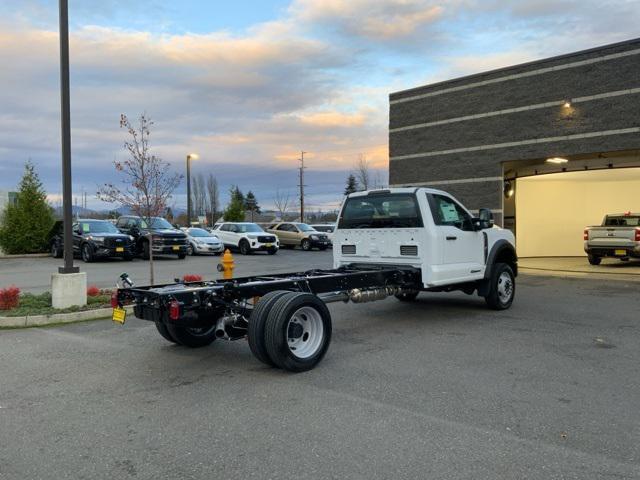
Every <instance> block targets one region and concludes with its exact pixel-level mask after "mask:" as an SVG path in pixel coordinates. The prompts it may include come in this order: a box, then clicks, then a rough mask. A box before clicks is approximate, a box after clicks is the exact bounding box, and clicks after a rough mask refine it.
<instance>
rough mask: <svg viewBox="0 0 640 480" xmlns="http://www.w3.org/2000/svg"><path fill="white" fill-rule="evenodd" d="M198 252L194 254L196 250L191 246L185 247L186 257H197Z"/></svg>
mask: <svg viewBox="0 0 640 480" xmlns="http://www.w3.org/2000/svg"><path fill="white" fill-rule="evenodd" d="M197 254H198V252H196V249H195V248H194V246H193V244H191V243H190V244H189V245H188V246H187V255H197Z"/></svg>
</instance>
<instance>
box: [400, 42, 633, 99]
mask: <svg viewBox="0 0 640 480" xmlns="http://www.w3.org/2000/svg"><path fill="white" fill-rule="evenodd" d="M636 44H637V45H640V37H637V38H631V39H628V40H623V41H621V42H616V43H610V44H607V45H601V46H598V47H592V48H588V49H586V50H580V51H577V52H571V53H563V54H561V55H556V56H554V57H546V58H541V59H538V60H531V61H529V62H524V63H518V64H515V65H509V66H507V67H501V68H496V69H493V70H486V71H483V72H478V73H472V74H470V75H464V76H462V77H455V78H450V79H448V80H442V81H440V82H435V83H427V84H425V85H420V86H417V87H412V88H407V89H404V90H397V91H395V92H391V93H390V94H389V98H390V99H391V97H393V96H394V95H400V94H403V93H409V92H417V91H419V90H423V89H425V88H429V89H435V90H437V87H440V86H445V85H448V84H450V83H452V82H462V81H467V80H473V79H476V78H480V77H484V76H487V75H493V74H496V73H504V72H508V71H509V70H514V69H517V68H524V67H531V66H537V65H542V64H544V63H546V62H552V61H556V60H563V59H569V58H572V57H577V56H580V55H585V54H589V53H594V52H598V51H602V50H607V49H610V48H616V47H623V46H627V45H636ZM394 100H395V99H394Z"/></svg>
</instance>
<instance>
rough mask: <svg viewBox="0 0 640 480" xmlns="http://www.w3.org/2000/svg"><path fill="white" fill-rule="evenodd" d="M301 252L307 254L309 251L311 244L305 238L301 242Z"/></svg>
mask: <svg viewBox="0 0 640 480" xmlns="http://www.w3.org/2000/svg"><path fill="white" fill-rule="evenodd" d="M302 250H304V251H305V252H308V251H309V250H311V242H310V241H309V239H308V238H305V239H304V240H302Z"/></svg>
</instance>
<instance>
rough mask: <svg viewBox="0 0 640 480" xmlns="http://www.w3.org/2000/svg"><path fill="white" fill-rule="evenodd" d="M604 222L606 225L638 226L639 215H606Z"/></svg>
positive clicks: (639, 222) (639, 221) (639, 224)
mask: <svg viewBox="0 0 640 480" xmlns="http://www.w3.org/2000/svg"><path fill="white" fill-rule="evenodd" d="M604 224H605V226H607V227H637V226H640V216H631V215H616V216H613V215H611V216H607V218H606V219H605V221H604Z"/></svg>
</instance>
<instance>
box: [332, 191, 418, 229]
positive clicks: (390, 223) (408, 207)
mask: <svg viewBox="0 0 640 480" xmlns="http://www.w3.org/2000/svg"><path fill="white" fill-rule="evenodd" d="M416 227H422V218H420V213H419V210H418V205H417V203H416V198H415V196H414V195H411V194H409V193H389V194H375V195H367V196H365V197H352V198H349V199H347V201H346V203H345V205H344V208H343V209H342V214H341V216H340V221H339V223H338V228H339V229H341V228H342V229H351V228H416Z"/></svg>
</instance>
